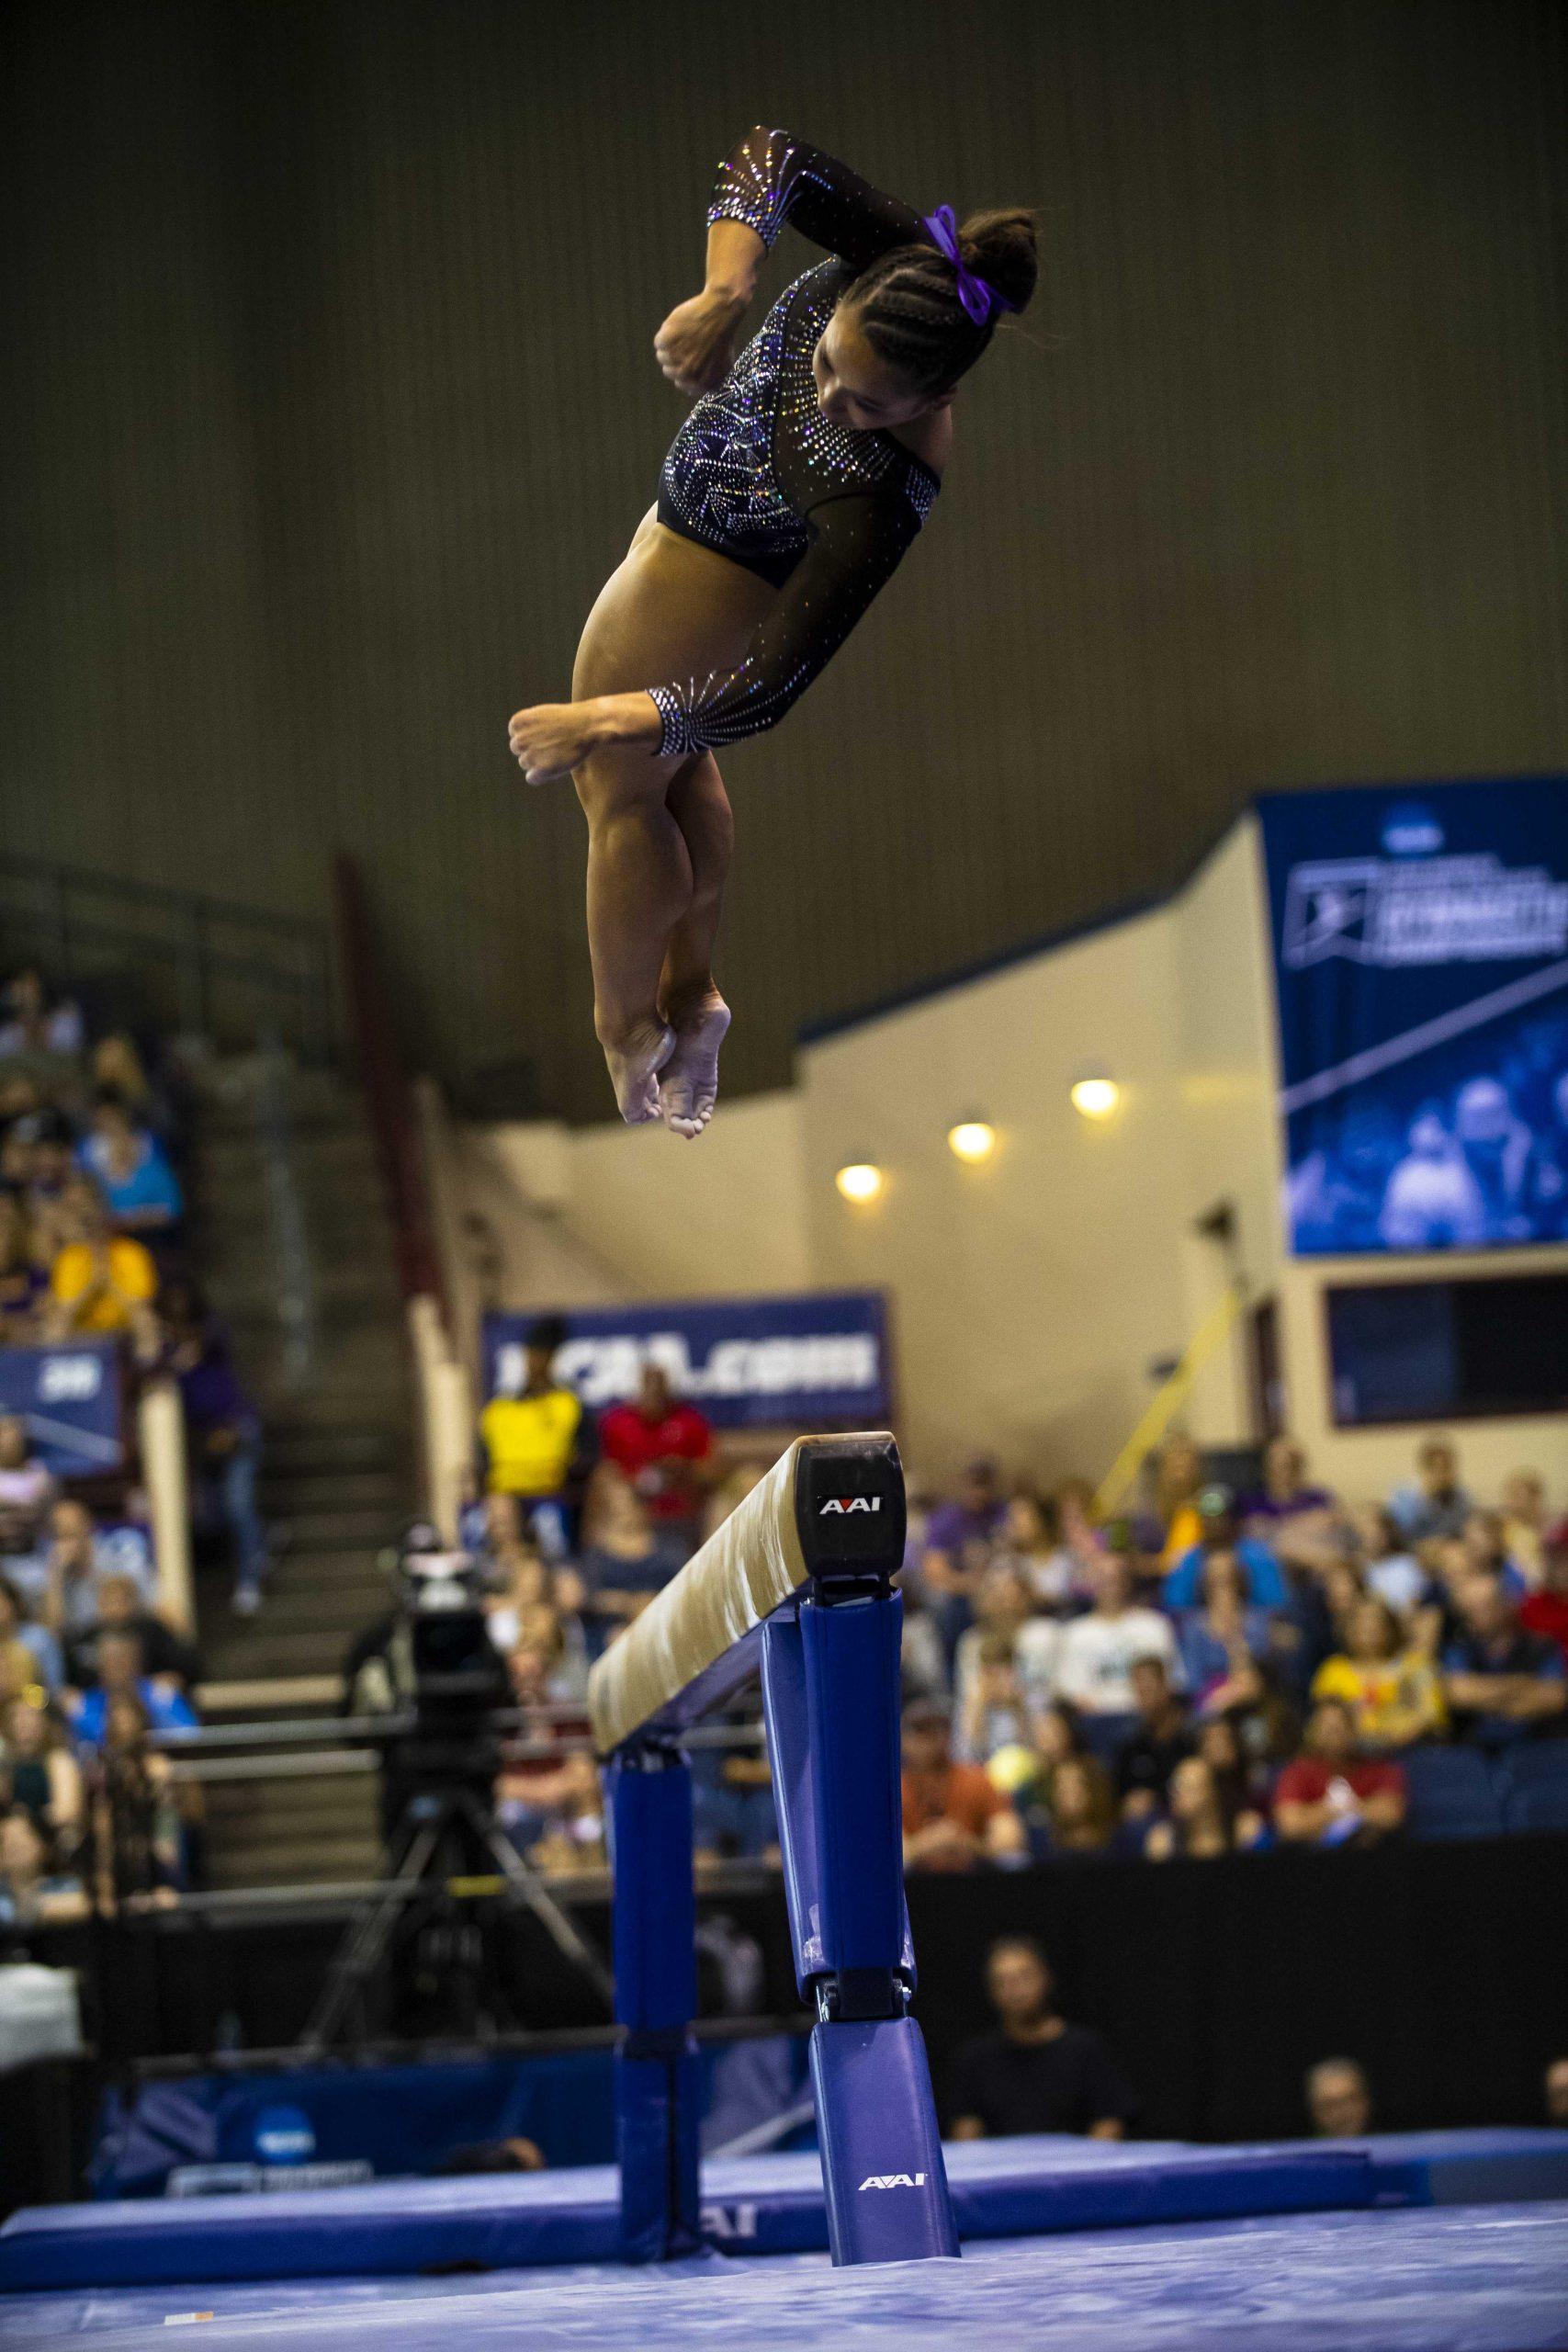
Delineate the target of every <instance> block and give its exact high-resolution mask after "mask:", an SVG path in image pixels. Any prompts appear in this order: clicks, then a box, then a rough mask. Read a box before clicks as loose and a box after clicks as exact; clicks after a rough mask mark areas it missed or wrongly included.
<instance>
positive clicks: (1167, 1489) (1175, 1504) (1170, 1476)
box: [1154, 1430, 1203, 1568]
mask: <svg viewBox="0 0 1568 2352" xmlns="http://www.w3.org/2000/svg"><path fill="white" fill-rule="evenodd" d="M1202 1485H1203V1457H1202V1455H1201V1453H1199V1451H1198V1448H1197V1447H1196V1445H1194V1443H1193V1442H1192V1440H1191V1439H1190V1437H1184V1436H1182V1435H1181V1433H1180V1432H1179V1431H1176V1430H1173V1431H1172V1433H1171V1435H1170V1436H1169V1437H1168V1438H1167V1439H1166V1441H1165V1443H1164V1444H1163V1445H1162V1446H1161V1447H1160V1450H1159V1454H1158V1458H1157V1461H1156V1467H1155V1497H1154V1506H1155V1517H1156V1521H1157V1522H1158V1529H1159V1538H1160V1558H1161V1561H1162V1562H1163V1563H1164V1565H1165V1566H1166V1567H1168V1568H1173V1567H1174V1566H1176V1563H1177V1562H1178V1560H1179V1559H1180V1558H1182V1556H1183V1555H1184V1554H1186V1553H1188V1552H1190V1550H1191V1549H1192V1546H1193V1545H1194V1544H1196V1543H1197V1542H1198V1541H1199V1540H1200V1538H1201V1535H1202V1532H1203V1528H1202V1520H1201V1515H1200V1513H1199V1510H1198V1496H1199V1493H1200V1490H1201V1487H1202Z"/></svg>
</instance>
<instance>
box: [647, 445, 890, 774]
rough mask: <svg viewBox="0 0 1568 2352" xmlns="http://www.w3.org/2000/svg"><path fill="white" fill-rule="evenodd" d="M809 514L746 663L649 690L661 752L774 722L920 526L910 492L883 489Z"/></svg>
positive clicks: (827, 503)
mask: <svg viewBox="0 0 1568 2352" xmlns="http://www.w3.org/2000/svg"><path fill="white" fill-rule="evenodd" d="M806 519H807V525H808V526H809V528H810V531H811V535H812V536H811V544H810V546H809V547H808V548H807V550H806V553H805V554H804V555H803V556H802V557H801V559H800V561H799V562H798V563H797V564H796V566H795V570H794V571H792V572H791V574H790V576H789V578H788V580H787V581H786V582H784V587H783V588H782V589H781V590H780V592H779V596H778V601H777V602H776V604H775V605H773V610H772V612H770V613H769V615H768V616H767V618H766V619H765V620H764V621H763V622H762V623H761V626H760V628H758V629H757V630H756V631H755V633H754V634H753V636H752V639H751V641H750V645H749V646H748V647H747V649H746V658H745V660H744V661H743V662H740V663H739V664H738V666H737V667H736V668H735V669H733V670H729V671H724V672H719V671H714V672H710V673H709V674H708V675H707V676H706V677H705V678H689V679H687V680H686V681H685V682H684V683H681V682H673V683H671V684H664V685H653V686H649V688H648V689H647V694H648V696H649V699H650V700H651V702H652V703H653V705H654V707H655V708H656V709H657V710H658V713H659V717H660V737H659V740H658V741H657V743H655V744H654V745H653V746H652V748H653V749H654V750H655V751H656V752H658V753H659V754H660V756H661V757H668V756H671V755H675V754H680V755H685V754H687V753H690V752H700V751H706V750H710V749H712V748H713V747H714V746H715V745H716V744H719V743H733V742H736V741H739V739H740V738H741V737H742V736H746V735H760V734H762V733H763V732H764V731H765V730H766V729H768V728H770V727H776V726H777V724H778V722H779V720H780V719H781V718H783V717H784V713H785V711H786V710H788V709H789V708H790V707H791V706H792V705H793V704H794V703H795V702H798V700H799V699H800V696H801V695H803V694H804V693H805V691H806V689H807V686H808V685H809V684H811V681H812V679H813V678H815V677H817V676H818V674H819V673H820V672H821V671H822V670H823V669H824V668H826V666H827V664H828V662H829V661H830V660H831V659H832V657H833V655H834V654H835V653H836V652H837V651H838V650H839V648H840V645H842V643H843V641H844V639H845V638H846V637H848V635H849V633H850V631H851V629H852V628H853V627H854V625H855V623H856V621H858V620H859V618H860V616H861V615H862V614H863V612H864V611H865V609H866V607H867V605H869V604H870V603H871V602H872V600H873V598H874V596H875V595H876V594H877V592H878V590H879V589H881V588H882V587H883V586H884V584H885V583H886V581H888V580H889V579H890V578H891V577H892V575H893V573H894V571H896V570H897V566H898V562H899V560H900V558H901V557H902V555H903V553H904V550H905V548H907V547H908V544H909V542H910V540H911V539H912V538H913V537H914V536H915V534H916V532H917V530H918V529H919V523H918V521H917V520H916V516H915V513H914V510H913V508H912V507H911V506H910V504H909V503H908V500H907V499H904V498H898V499H894V498H892V497H889V496H887V495H886V494H885V493H883V492H876V491H841V492H838V493H837V494H836V495H834V496H831V497H828V498H825V499H823V500H821V501H820V503H818V505H816V506H814V507H812V508H811V510H810V512H809V513H808V514H807V518H806ZM629 699H631V700H633V701H636V700H637V699H639V697H637V696H632V697H629Z"/></svg>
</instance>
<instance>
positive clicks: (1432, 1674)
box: [1312, 1599, 1448, 1751]
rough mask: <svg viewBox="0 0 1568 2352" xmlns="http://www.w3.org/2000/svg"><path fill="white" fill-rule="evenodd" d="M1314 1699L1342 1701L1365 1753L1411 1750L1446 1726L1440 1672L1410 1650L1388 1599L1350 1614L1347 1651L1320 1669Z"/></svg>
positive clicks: (1368, 1602)
mask: <svg viewBox="0 0 1568 2352" xmlns="http://www.w3.org/2000/svg"><path fill="white" fill-rule="evenodd" d="M1312 1695H1313V1697H1314V1699H1342V1700H1343V1701H1344V1702H1345V1704H1346V1705H1347V1706H1348V1708H1349V1710H1350V1713H1351V1716H1352V1718H1353V1720H1354V1723H1355V1726H1356V1738H1357V1740H1358V1742H1359V1745H1360V1746H1361V1747H1366V1748H1373V1749H1379V1750H1383V1751H1386V1750H1388V1749H1390V1748H1395V1747H1411V1746H1412V1745H1413V1744H1414V1743H1415V1742H1416V1740H1418V1739H1434V1738H1436V1737H1438V1736H1439V1735H1440V1734H1441V1733H1442V1732H1443V1731H1444V1730H1445V1729H1446V1728H1447V1725H1448V1710H1447V1708H1446V1707H1445V1705H1444V1703H1443V1690H1442V1684H1441V1682H1440V1681H1439V1679H1438V1673H1437V1669H1436V1668H1435V1667H1434V1666H1433V1664H1432V1661H1431V1659H1430V1658H1429V1657H1427V1656H1426V1654H1425V1653H1424V1652H1423V1651H1421V1650H1418V1649H1416V1648H1414V1647H1412V1645H1410V1643H1409V1641H1408V1639H1407V1638H1406V1636H1405V1634H1404V1629H1403V1627H1402V1626H1401V1624H1400V1622H1399V1620H1398V1618H1397V1617H1396V1616H1395V1615H1394V1613H1393V1610H1392V1609H1391V1608H1390V1607H1389V1605H1388V1603H1387V1601H1386V1600H1376V1599H1371V1600H1363V1601H1361V1602H1360V1603H1359V1606H1358V1607H1357V1608H1355V1609H1353V1610H1352V1611H1351V1612H1350V1615H1349V1618H1348V1622H1347V1624H1346V1628H1345V1647H1344V1649H1343V1650H1342V1651H1340V1652H1338V1653H1337V1655H1336V1656H1334V1657H1327V1658H1325V1660H1324V1662H1323V1664H1322V1665H1321V1666H1320V1667H1319V1668H1318V1669H1317V1672H1316V1673H1315V1674H1314V1677H1313V1680H1312Z"/></svg>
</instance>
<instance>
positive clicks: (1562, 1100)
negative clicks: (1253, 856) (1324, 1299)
mask: <svg viewBox="0 0 1568 2352" xmlns="http://www.w3.org/2000/svg"><path fill="white" fill-rule="evenodd" d="M1258 814H1259V820H1260V822H1261V826H1262V833H1263V847H1264V857H1265V862H1266V865H1267V869H1268V879H1269V911H1270V916H1271V919H1272V923H1273V934H1274V977H1275V991H1276V1001H1277V1004H1278V1010H1279V1022H1280V1071H1281V1080H1282V1091H1281V1095H1280V1109H1281V1111H1282V1113H1283V1114H1284V1121H1285V1134H1286V1146H1287V1148H1286V1155H1285V1157H1286V1168H1287V1172H1286V1181H1285V1219H1286V1229H1287V1235H1288V1238H1289V1239H1290V1241H1291V1245H1292V1248H1293V1249H1294V1250H1296V1252H1297V1253H1298V1254H1300V1255H1310V1254H1314V1253H1326V1252H1334V1251H1355V1252H1359V1251H1364V1250H1445V1249H1461V1250H1473V1249H1497V1248H1506V1247H1508V1246H1510V1245H1518V1244H1520V1243H1526V1242H1541V1241H1561V1240H1564V1239H1568V779H1564V778H1561V777H1538V778H1530V779H1528V780H1519V781H1514V782H1502V783H1496V784H1452V785H1433V786H1417V787H1411V786H1405V787H1404V788H1396V789H1388V790H1382V789H1379V790H1362V789H1351V790H1340V791H1330V792H1289V793H1279V794H1271V795H1269V797H1266V798H1264V799H1263V800H1261V801H1260V802H1259V804H1258Z"/></svg>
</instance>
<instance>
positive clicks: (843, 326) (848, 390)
mask: <svg viewBox="0 0 1568 2352" xmlns="http://www.w3.org/2000/svg"><path fill="white" fill-rule="evenodd" d="M811 372H812V374H813V375H814V376H815V377H816V379H817V405H818V408H819V409H820V410H821V412H822V413H823V415H824V416H825V417H826V418H827V419H828V420H829V424H843V425H847V426H848V427H849V428H850V430H851V431H852V432H854V433H873V432H874V431H875V430H876V429H877V427H878V426H879V425H881V426H886V425H891V424H913V422H914V420H915V418H916V417H917V416H929V415H930V414H931V411H932V410H933V409H938V408H946V407H947V406H948V404H949V403H950V401H952V399H953V394H952V393H951V392H942V393H941V394H939V395H938V396H937V397H936V398H935V399H931V398H925V399H922V398H919V397H918V396H915V395H912V394H911V393H910V392H909V390H908V387H907V386H906V385H905V384H904V383H903V381H902V379H900V378H899V377H898V376H897V375H896V374H895V373H894V371H893V370H892V369H891V368H888V367H887V366H886V364H885V362H884V361H882V360H880V359H879V358H878V357H877V356H876V354H875V352H874V350H873V349H872V347H871V345H870V344H869V343H867V341H866V339H865V337H864V335H863V334H862V333H861V331H860V326H859V323H858V322H857V320H856V318H855V312H854V306H853V304H852V303H849V302H840V304H839V307H838V309H837V310H836V311H834V312H833V315H832V317H831V318H830V319H829V322H828V323H827V325H826V326H825V327H824V328H823V330H822V333H821V334H820V335H819V336H818V343H817V348H816V350H815V351H814V352H813V353H812V355H811Z"/></svg>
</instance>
